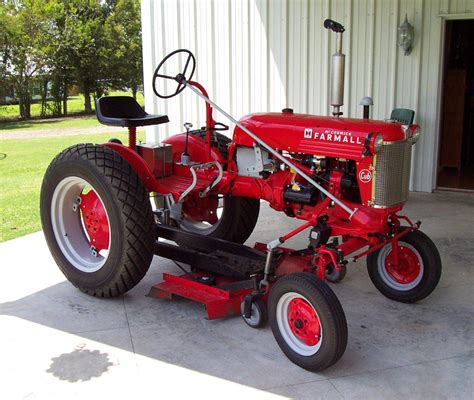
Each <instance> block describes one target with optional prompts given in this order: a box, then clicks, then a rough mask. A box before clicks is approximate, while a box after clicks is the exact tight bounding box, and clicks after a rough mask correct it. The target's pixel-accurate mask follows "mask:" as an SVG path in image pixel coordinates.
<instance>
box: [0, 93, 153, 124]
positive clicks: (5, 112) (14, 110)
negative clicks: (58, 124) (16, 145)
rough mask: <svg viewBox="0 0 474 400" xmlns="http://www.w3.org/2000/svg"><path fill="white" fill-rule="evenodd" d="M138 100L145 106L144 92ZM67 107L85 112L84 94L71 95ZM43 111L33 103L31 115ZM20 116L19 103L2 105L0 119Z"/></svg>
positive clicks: (121, 94) (127, 94) (128, 94)
mask: <svg viewBox="0 0 474 400" xmlns="http://www.w3.org/2000/svg"><path fill="white" fill-rule="evenodd" d="M130 95H131V93H127V92H109V93H108V96H130ZM137 101H138V102H139V103H140V104H141V105H142V106H143V104H144V103H145V101H144V99H143V93H138V94H137ZM91 104H92V109H94V101H93V100H92V101H91ZM67 109H68V113H69V114H77V113H81V112H84V96H83V95H79V96H70V97H69V98H68V101H67ZM40 113H41V103H37V104H32V105H31V116H32V117H39V115H40ZM19 116H20V110H19V106H18V104H15V105H8V106H0V120H2V119H16V118H19Z"/></svg>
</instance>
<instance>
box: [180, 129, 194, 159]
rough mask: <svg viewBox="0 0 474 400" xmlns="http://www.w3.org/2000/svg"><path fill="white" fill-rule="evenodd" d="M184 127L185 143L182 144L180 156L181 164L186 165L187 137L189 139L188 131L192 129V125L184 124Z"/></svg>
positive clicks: (187, 156)
mask: <svg viewBox="0 0 474 400" xmlns="http://www.w3.org/2000/svg"><path fill="white" fill-rule="evenodd" d="M184 127H185V128H186V142H185V144H184V151H183V153H182V154H181V164H183V165H188V164H189V153H188V137H189V130H190V129H191V128H192V127H193V124H192V123H191V122H185V124H184Z"/></svg>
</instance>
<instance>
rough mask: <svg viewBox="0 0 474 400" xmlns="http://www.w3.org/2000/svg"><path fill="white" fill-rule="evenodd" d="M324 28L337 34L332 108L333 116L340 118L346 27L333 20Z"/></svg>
mask: <svg viewBox="0 0 474 400" xmlns="http://www.w3.org/2000/svg"><path fill="white" fill-rule="evenodd" d="M324 27H325V28H326V29H330V30H332V31H333V32H336V52H335V53H334V54H333V55H332V67H331V70H332V71H331V72H332V79H331V106H332V107H333V111H332V115H333V116H335V117H339V116H341V115H342V112H341V111H340V109H341V106H342V105H343V104H344V67H345V61H346V56H345V54H342V33H343V32H344V31H345V29H344V27H343V26H342V25H341V24H340V23H338V22H336V21H333V20H332V19H327V20H325V21H324Z"/></svg>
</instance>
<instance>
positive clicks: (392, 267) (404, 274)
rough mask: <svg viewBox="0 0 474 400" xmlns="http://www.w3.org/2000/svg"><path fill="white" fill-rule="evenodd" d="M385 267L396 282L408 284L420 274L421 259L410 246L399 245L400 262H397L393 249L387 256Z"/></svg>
mask: <svg viewBox="0 0 474 400" xmlns="http://www.w3.org/2000/svg"><path fill="white" fill-rule="evenodd" d="M385 269H386V271H387V273H388V274H389V275H390V277H391V278H392V279H394V280H395V281H396V282H398V283H400V284H403V285H407V284H410V283H412V282H414V281H415V280H416V279H417V278H418V276H419V275H420V271H421V267H420V259H419V257H418V255H417V254H416V253H415V252H414V251H413V250H412V249H411V248H409V247H407V246H403V245H402V244H400V245H399V246H398V263H395V257H394V254H393V251H390V253H389V254H388V255H387V257H386V258H385Z"/></svg>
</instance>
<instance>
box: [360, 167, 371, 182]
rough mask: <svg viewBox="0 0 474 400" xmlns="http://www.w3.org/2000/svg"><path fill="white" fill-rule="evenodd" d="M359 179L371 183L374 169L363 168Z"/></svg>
mask: <svg viewBox="0 0 474 400" xmlns="http://www.w3.org/2000/svg"><path fill="white" fill-rule="evenodd" d="M359 180H360V181H361V182H362V183H369V182H370V181H371V180H372V171H370V170H368V169H361V170H360V172H359Z"/></svg>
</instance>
